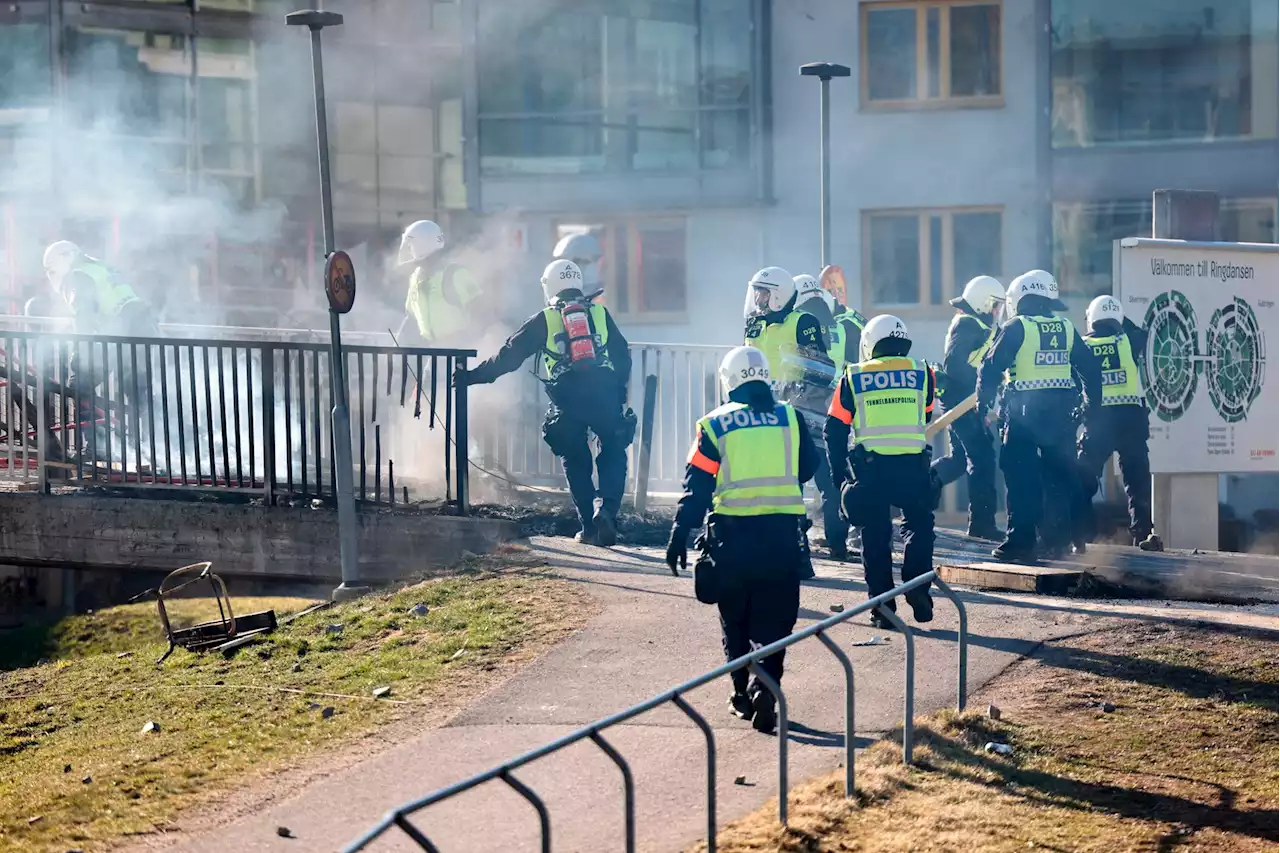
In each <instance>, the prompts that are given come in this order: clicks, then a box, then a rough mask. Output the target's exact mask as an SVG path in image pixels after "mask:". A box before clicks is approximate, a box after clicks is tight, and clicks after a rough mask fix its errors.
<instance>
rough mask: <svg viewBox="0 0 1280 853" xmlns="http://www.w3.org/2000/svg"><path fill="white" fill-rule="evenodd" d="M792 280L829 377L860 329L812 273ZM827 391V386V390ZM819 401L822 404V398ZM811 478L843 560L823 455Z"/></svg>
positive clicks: (850, 352)
mask: <svg viewBox="0 0 1280 853" xmlns="http://www.w3.org/2000/svg"><path fill="white" fill-rule="evenodd" d="M792 281H794V282H795V285H796V310H797V311H803V312H805V313H807V314H811V315H813V316H814V317H815V318H817V320H818V322H819V323H821V324H822V329H823V335H824V338H825V340H826V341H827V344H828V346H827V357H828V358H829V359H830V360H831V362H832V366H833V368H834V370H833V373H832V377H833V378H834V377H836V376H839V375H840V371H841V370H843V369H844V365H845V363H846V362H849V361H857V360H858V356H857V353H858V349H857V347H858V339H859V335H860V334H861V331H862V330H861V328H859V327H858V326H855V325H854V324H853V322H852V321H850V320H845V321H843V322H841V321H838V320H837V319H836V317H835V315H834V314H833V313H832V307H833V306H834V305H835V298H834V297H832V295H831V294H830V293H827V292H826V291H825V290H823V289H822V287H821V286H819V284H818V280H817V279H815V278H814V277H813V276H811V275H798V276H795V277H794V278H793V279H792ZM849 328H851V329H852V334H850V333H848V331H847V329H849ZM829 393H830V388H829V387H828V389H827V394H828V395H829ZM823 404H824V405H825V401H823ZM822 420H823V419H822V418H821V417H820V416H819V417H818V418H816V419H815V422H814V423H813V427H814V428H815V429H819V428H820V427H819V424H821V423H822ZM813 482H814V484H815V485H817V487H818V494H819V495H820V496H821V498H822V531H823V535H824V536H825V537H826V540H827V548H828V549H830V551H831V559H833V560H842V561H843V560H847V559H848V558H849V553H850V552H849V544H848V538H849V523H848V522H847V521H845V520H844V518H843V517H842V516H841V514H840V488H839V487H838V486H837V485H836V484H835V482H834V481H833V479H832V477H831V470H830V468H829V467H828V466H827V461H826V458H825V455H823V458H822V461H821V463H820V464H819V465H818V470H817V471H815V472H814V475H813Z"/></svg>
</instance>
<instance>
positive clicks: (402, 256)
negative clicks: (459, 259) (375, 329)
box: [396, 219, 480, 346]
mask: <svg viewBox="0 0 1280 853" xmlns="http://www.w3.org/2000/svg"><path fill="white" fill-rule="evenodd" d="M443 249H444V232H443V231H441V230H440V226H439V225H437V224H435V223H434V222H432V221H430V220H428V219H419V220H418V221H417V222H414V223H413V224H412V225H410V226H409V227H408V228H406V229H404V234H402V235H401V237H400V253H399V255H398V256H397V258H396V264H397V268H398V269H412V272H411V273H410V276H409V292H408V294H407V295H406V296H405V300H404V310H405V313H406V314H407V315H408V316H409V317H412V318H413V320H414V322H415V324H416V326H417V329H418V337H419V341H420V342H421V343H422V344H424V345H426V346H445V345H447V344H449V343H451V342H453V341H455V340H456V339H457V338H458V336H459V335H461V334H463V333H464V332H466V331H467V330H468V328H469V325H470V324H469V317H468V311H469V309H470V306H471V305H472V303H473V302H475V301H476V299H478V298H479V297H480V289H479V287H477V286H476V283H475V281H474V280H473V279H472V277H471V273H469V272H467V270H466V268H464V267H462V266H459V265H458V264H455V263H450V262H449V261H448V260H447V259H446V258H445V256H444V255H443V254H442V250H443Z"/></svg>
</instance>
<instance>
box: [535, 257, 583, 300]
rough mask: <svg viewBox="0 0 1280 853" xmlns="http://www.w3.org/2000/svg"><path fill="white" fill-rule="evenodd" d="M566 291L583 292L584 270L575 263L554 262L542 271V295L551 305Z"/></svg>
mask: <svg viewBox="0 0 1280 853" xmlns="http://www.w3.org/2000/svg"><path fill="white" fill-rule="evenodd" d="M566 290H577V291H581V290H582V270H580V269H579V268H578V265H577V264H575V263H574V262H573V261H565V260H560V261H552V262H551V263H549V264H547V268H546V269H545V270H543V271H542V295H543V296H545V297H546V298H547V304H548V305H551V304H554V303H555V301H556V297H557V296H559V295H560V294H561V293H563V292H564V291H566Z"/></svg>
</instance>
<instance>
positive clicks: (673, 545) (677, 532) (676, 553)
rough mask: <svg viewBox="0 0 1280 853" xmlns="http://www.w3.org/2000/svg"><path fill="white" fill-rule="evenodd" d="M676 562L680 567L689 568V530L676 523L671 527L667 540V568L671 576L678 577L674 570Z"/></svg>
mask: <svg viewBox="0 0 1280 853" xmlns="http://www.w3.org/2000/svg"><path fill="white" fill-rule="evenodd" d="M676 563H679V564H680V568H682V569H687V568H689V531H688V530H686V529H684V528H683V527H680V526H679V525H676V526H675V527H672V528H671V539H670V540H669V541H668V542H667V568H669V569H671V575H672V576H673V577H677V578H678V577H680V573H679V572H678V571H676Z"/></svg>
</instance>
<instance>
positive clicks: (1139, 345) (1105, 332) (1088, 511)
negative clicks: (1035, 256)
mask: <svg viewBox="0 0 1280 853" xmlns="http://www.w3.org/2000/svg"><path fill="white" fill-rule="evenodd" d="M1085 319H1086V321H1087V322H1088V324H1089V333H1088V334H1086V335H1085V336H1084V341H1085V343H1086V344H1088V345H1089V348H1090V350H1091V351H1092V352H1093V357H1094V360H1095V361H1097V362H1098V367H1099V368H1100V369H1101V371H1102V405H1100V406H1096V407H1092V408H1091V409H1090V410H1089V413H1088V417H1087V418H1086V419H1085V422H1084V429H1083V430H1082V431H1081V433H1080V442H1079V445H1078V451H1077V454H1076V464H1077V466H1078V467H1079V471H1080V484H1081V491H1080V494H1079V498H1080V504H1079V509H1078V511H1077V512H1076V513H1075V518H1074V520H1075V532H1074V534H1073V536H1072V539H1073V541H1074V543H1075V544H1076V548H1077V550H1081V549H1083V547H1084V544H1085V543H1086V542H1088V541H1090V540H1091V539H1092V538H1093V536H1094V535H1095V533H1096V527H1097V522H1096V519H1095V518H1094V515H1093V496H1094V494H1096V493H1097V491H1098V476H1099V475H1100V474H1101V473H1102V468H1103V466H1104V465H1106V462H1107V460H1108V459H1109V458H1111V454H1112V453H1115V454H1116V456H1117V457H1118V459H1119V461H1120V475H1121V477H1122V479H1123V480H1124V493H1125V497H1127V498H1128V501H1129V535H1130V536H1131V538H1132V541H1133V544H1134V545H1137V546H1138V547H1139V548H1141V549H1142V550H1144V551H1162V550H1164V545H1163V543H1162V542H1161V541H1160V537H1159V536H1157V535H1156V534H1155V533H1154V532H1153V527H1152V523H1151V463H1150V460H1149V458H1148V451H1147V440H1148V439H1149V438H1150V427H1149V425H1148V421H1147V407H1146V402H1145V396H1144V394H1143V391H1142V383H1141V379H1140V378H1139V375H1138V363H1137V360H1136V359H1135V358H1134V354H1135V353H1141V352H1145V351H1146V347H1147V333H1146V332H1145V331H1143V329H1142V328H1141V327H1140V326H1138V325H1136V324H1134V323H1133V322H1131V321H1130V320H1129V319H1128V318H1127V317H1125V316H1124V308H1123V307H1122V306H1121V305H1120V301H1119V300H1118V299H1116V298H1115V297H1114V296H1099V297H1098V298H1096V299H1094V300H1093V301H1092V302H1090V303H1089V308H1088V310H1087V311H1086V313H1085Z"/></svg>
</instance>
